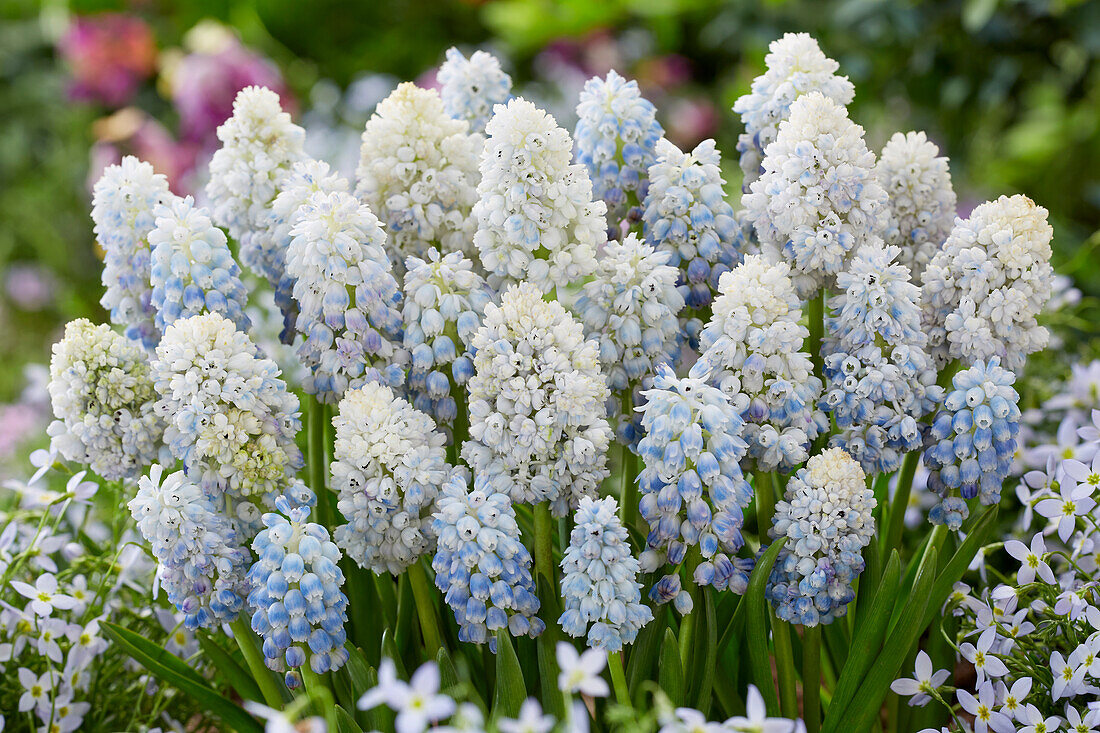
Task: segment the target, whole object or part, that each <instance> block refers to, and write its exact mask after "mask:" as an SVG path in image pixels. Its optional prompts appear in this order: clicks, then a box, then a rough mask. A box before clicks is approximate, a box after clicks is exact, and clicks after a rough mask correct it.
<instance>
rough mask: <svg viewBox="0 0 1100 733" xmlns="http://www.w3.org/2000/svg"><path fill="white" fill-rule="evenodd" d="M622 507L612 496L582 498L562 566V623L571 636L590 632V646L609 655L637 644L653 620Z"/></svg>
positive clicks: (560, 621)
mask: <svg viewBox="0 0 1100 733" xmlns="http://www.w3.org/2000/svg"><path fill="white" fill-rule="evenodd" d="M618 508H619V507H618V504H617V503H616V502H615V499H613V498H611V497H607V498H604V499H593V498H591V497H588V496H586V497H583V498H582V499H581V502H580V506H578V508H577V513H576V515H575V516H574V522H573V531H572V532H571V533H570V535H569V547H567V548H566V550H565V556H564V557H563V558H562V561H561V569H562V571H563V572H564V573H565V575H564V576H563V578H562V582H561V594H562V598H563V599H564V601H565V611H564V612H563V613H562V615H561V618H559V619H558V623H560V624H561V627H562V629H564V630H565V633H567V634H569V635H570V636H573V637H579V636H584V635H585V634H586V633H587V635H588V646H589V647H591V648H593V649H603V650H605V651H608V652H617V651H619V650H621V649H622V648H623V645H624V644H632V643H634V639H635V638H637V636H638V631H639V629H641V628H642V627H643V626H645V625H646V624H647V623H649V622H650V621H651V620H653V612H652V611H651V610H650V609H649V607H648V606H646V605H645V604H643V603H642V584H641V583H639V582H638V580H637V578H638V561H637V559H635V558H634V556H633V555H631V554H630V542H629V537H628V535H627V531H626V527H624V526H623V523H622V521H620V519H619V516H618V514H617V512H618ZM589 624H591V627H589Z"/></svg>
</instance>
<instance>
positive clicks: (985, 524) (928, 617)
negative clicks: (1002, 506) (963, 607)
mask: <svg viewBox="0 0 1100 733" xmlns="http://www.w3.org/2000/svg"><path fill="white" fill-rule="evenodd" d="M996 526H997V507H996V506H991V507H989V508H988V509H986V510H985V512H984V513H983V514H982V516H980V517H979V518H978V521H977V522H975V523H974V526H973V527H971V528H970V534H968V535H967V536H966V539H965V540H963V543H962V544H961V545H959V549H958V550H956V551H955V554H954V555H952V556H951V560H950V561H948V563H947V565H945V566H944V568H943V570H941V571H940V574H939V576H938V577H937V578H936V582H935V584H934V585H933V586H932V592H931V595H930V596H929V599H928V607H927V608H926V609H925V611H924V619H923V620H922V622H921V629H922V630H923V629H924V628H926V627H927V626H928V625H929V624H931V623H932V619H933V618H935V616H936V614H937V613H939V612H940V609H941V608H942V607H943V604H944V603H946V602H947V598H948V596H950V595H951V589H952V588H954V587H955V583H958V582H959V580H960V579H962V576H963V573H965V572H966V569H967V568H968V567H970V562H971V561H972V560H973V559H974V556H975V555H976V554H978V550H979V549H980V548H981V547H982V545H984V544H985V543H986V540H987V539H988V537H989V533H990V532H991V531H993V528H994V527H996Z"/></svg>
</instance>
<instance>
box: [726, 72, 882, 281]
mask: <svg viewBox="0 0 1100 733" xmlns="http://www.w3.org/2000/svg"><path fill="white" fill-rule="evenodd" d="M763 168H764V172H763V173H762V174H761V176H760V178H758V179H757V180H755V181H753V183H752V185H751V186H750V187H749V192H748V193H746V194H745V195H744V196H743V197H742V199H741V202H742V204H743V205H744V206H745V210H746V212H745V213H746V217H747V219H748V221H750V222H751V223H752V224H753V226H754V227H755V228H756V234H757V236H758V237H759V240H760V248H761V251H762V252H763V253H764V254H766V255H767V256H768V258H769V259H771V260H772V261H773V262H778V261H780V260H789V261H790V262H791V264H792V273H793V279H794V283H795V288H796V290H797V291H798V294H799V296H800V297H802V298H807V297H809V296H810V295H812V294H813V293H815V292H816V291H817V290H818V289H819V288H820V287H822V286H823V285H828V284H829V283H830V282H831V279H832V276H834V275H836V273H838V272H840V270H842V269H843V268H844V266H845V264H846V263H847V260H848V257H849V255H850V254H851V253H852V252H854V251H855V250H856V249H858V248H859V247H860V246H862V245H864V244H869V243H871V242H873V241H876V240H877V239H879V238H880V237H881V235H882V234H883V233H884V232H885V231H886V227H887V222H888V218H889V208H888V207H887V206H886V192H885V191H884V190H883V188H882V186H881V185H880V184H879V182H878V179H877V178H876V176H875V154H874V153H872V152H871V151H870V150H868V149H867V145H866V143H864V141H863V128H862V127H860V126H859V125H857V124H855V123H854V122H852V121H851V120H850V119H848V111H847V110H846V109H845V108H844V106H843V105H842V104H838V103H836V102H835V101H833V100H832V99H830V98H828V97H826V96H824V95H822V94H821V93H819V92H812V93H810V94H806V95H804V96H802V97H799V98H798V100H797V101H795V102H794V103H793V104H792V105H791V113H790V117H789V118H788V119H787V120H786V121H784V122H783V124H781V125H780V126H779V134H778V135H777V137H776V139H775V142H774V143H772V144H770V145H768V147H767V153H766V154H765V156H764V162H763Z"/></svg>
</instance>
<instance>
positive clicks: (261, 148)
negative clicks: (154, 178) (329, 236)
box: [206, 86, 306, 286]
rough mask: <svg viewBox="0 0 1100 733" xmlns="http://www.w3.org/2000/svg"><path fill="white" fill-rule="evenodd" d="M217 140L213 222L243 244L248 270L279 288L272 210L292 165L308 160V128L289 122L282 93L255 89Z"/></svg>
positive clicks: (237, 102) (236, 105)
mask: <svg viewBox="0 0 1100 733" xmlns="http://www.w3.org/2000/svg"><path fill="white" fill-rule="evenodd" d="M218 140H220V141H221V144H222V146H221V148H220V149H218V150H217V151H216V152H215V153H214V157H213V158H212V159H211V160H210V181H209V182H208V183H207V184H206V196H207V198H208V199H209V200H210V206H211V209H212V211H213V214H212V216H211V218H212V219H213V220H214V223H215V224H217V225H218V226H221V227H225V228H226V229H228V230H229V236H231V237H233V238H234V239H236V240H237V241H238V242H239V243H240V251H241V262H242V263H243V264H244V266H245V267H247V268H249V269H251V270H252V271H253V272H255V273H256V274H257V275H259V276H261V277H263V278H266V279H267V280H268V282H270V283H271V284H272V285H273V286H274V285H276V284H277V283H278V282H279V278H280V277H281V276H282V273H281V272H279V267H278V265H279V254H278V253H279V252H280V251H281V245H280V243H278V242H275V241H273V240H272V239H271V237H270V235H269V232H268V217H269V211H270V208H271V202H272V201H273V200H274V199H275V195H276V194H278V193H279V188H280V187H281V186H282V183H283V179H285V178H286V176H287V174H289V173H290V169H291V166H293V165H294V163H295V162H297V161H299V160H302V159H303V158H305V157H306V154H305V149H304V145H305V130H303V129H302V128H301V127H298V126H297V125H295V124H294V123H293V122H291V121H290V115H289V114H287V113H286V112H284V111H283V109H282V107H280V106H279V95H278V94H276V93H275V92H273V91H271V90H270V89H267V88H266V87H257V86H250V87H245V88H244V89H242V90H241V91H240V92H238V93H237V98H236V99H234V100H233V116H232V117H230V118H229V119H228V120H226V121H225V122H224V123H223V124H222V125H221V126H220V127H219V128H218Z"/></svg>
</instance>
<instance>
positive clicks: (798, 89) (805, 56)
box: [733, 33, 855, 191]
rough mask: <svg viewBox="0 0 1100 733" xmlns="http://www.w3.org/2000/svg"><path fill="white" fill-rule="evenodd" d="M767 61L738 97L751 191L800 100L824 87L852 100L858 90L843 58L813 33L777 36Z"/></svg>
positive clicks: (835, 97)
mask: <svg viewBox="0 0 1100 733" xmlns="http://www.w3.org/2000/svg"><path fill="white" fill-rule="evenodd" d="M764 63H765V65H766V66H767V71H765V72H764V73H763V74H761V75H760V76H758V77H756V78H755V79H754V80H753V82H752V91H750V92H749V93H748V94H746V95H744V96H742V97H740V98H739V99H738V100H737V101H736V102H734V103H733V111H734V112H736V113H737V114H739V115H741V121H742V122H743V123H744V125H745V131H744V132H743V133H741V136H740V137H739V138H738V139H737V152H738V153H740V154H741V170H742V171H744V172H745V179H744V188H745V190H746V191H748V190H749V186H750V185H751V184H752V182H753V181H755V180H756V179H757V178H759V177H760V176H761V174H763V172H764V171H763V168H762V162H763V158H764V155H765V152H764V151H765V150H767V147H768V145H770V144H771V143H772V142H773V141H774V140H775V139H776V136H777V135H778V132H779V126H780V124H781V123H782V122H783V121H784V120H786V119H787V118H788V117H790V115H791V107H792V105H793V104H794V102H795V100H797V99H799V98H800V97H802V96H803V95H805V94H809V93H810V92H819V93H821V94H822V95H824V96H825V97H827V98H829V99H831V100H832V101H834V102H836V103H837V104H839V105H842V106H847V105H848V103H850V102H851V101H852V98H853V97H854V96H855V87H854V86H853V85H852V83H851V82H850V81H848V77H846V76H837V75H836V71H837V69H839V68H840V64H838V63H837V62H836V61H833V60H832V59H831V58H829V57H828V56H826V55H825V54H824V53H822V51H821V47H820V46H818V45H817V41H815V40H814V39H813V37H812V36H810V35H809V34H808V33H787V34H785V35H784V36H783V37H782V38H778V39H776V40H774V41H772V42H771V44H770V45H769V46H768V55H767V56H765V57H764Z"/></svg>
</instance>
